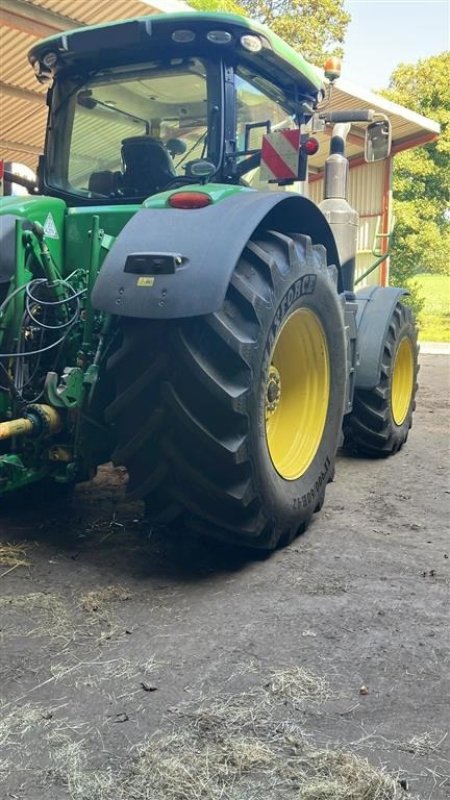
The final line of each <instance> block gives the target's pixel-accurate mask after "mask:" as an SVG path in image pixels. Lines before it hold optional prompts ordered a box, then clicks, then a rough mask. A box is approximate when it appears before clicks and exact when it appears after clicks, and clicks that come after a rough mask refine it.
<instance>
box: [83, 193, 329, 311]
mask: <svg viewBox="0 0 450 800" xmlns="http://www.w3.org/2000/svg"><path fill="white" fill-rule="evenodd" d="M258 228H261V229H262V228H264V229H266V230H268V229H274V230H278V231H280V232H281V233H290V232H295V233H304V234H307V235H309V236H311V239H312V241H313V243H315V244H319V243H320V244H323V245H324V246H325V248H326V250H327V258H328V263H329V264H335V265H336V266H337V267H338V269H340V267H339V260H338V254H337V249H336V243H335V240H334V237H333V233H332V231H331V228H330V226H329V225H328V222H327V221H326V219H325V217H324V216H323V214H322V213H321V212H320V211H319V209H318V207H317V206H316V205H315V204H314V203H313V202H312V201H311V200H308V198H306V197H303V196H301V195H294V194H292V195H289V194H286V193H284V192H252V191H248V190H246V191H242V192H238V193H235V194H233V196H231V197H227V198H225V199H223V200H221V201H219V202H217V203H213V204H211V205H209V206H207V207H206V208H200V209H189V210H180V209H175V208H167V207H166V208H143V209H142V210H140V211H138V212H137V213H136V214H135V216H134V217H133V218H132V219H131V220H130V221H129V222H128V223H127V224H126V225H125V227H124V228H123V229H122V231H121V233H120V234H119V235H118V237H117V239H116V241H115V243H114V246H113V247H112V249H111V250H110V252H109V253H108V255H107V256H106V258H105V261H104V263H103V266H102V268H101V270H100V273H99V275H98V278H97V281H96V284H95V287H94V290H93V294H92V303H93V305H94V307H95V308H97V309H99V310H101V311H106V312H108V313H110V314H117V315H120V316H125V317H139V318H141V319H145V318H147V319H174V318H177V317H191V316H198V315H202V314H209V313H211V312H213V311H217V310H218V309H220V308H221V307H222V305H223V301H224V298H225V294H226V291H227V287H228V284H229V281H230V278H231V275H232V273H233V270H234V269H235V267H236V264H237V262H238V260H239V257H240V255H241V253H242V251H243V250H244V248H245V245H246V243H247V242H248V240H249V239H250V238H251V236H252V235H253V233H254V232H255V231H256V229H258ZM131 255H135V256H137V258H135V259H133V260H130V261H129V262H128V267H127V271H126V269H125V267H126V262H127V258H128V256H131ZM139 256H142V258H141V259H139ZM158 256H161V259H160V261H161V263H163V262H164V264H165V265H164V266H163V267H162V270H163V271H164V274H155V272H156V271H157V270H155V269H153V271H152V270H149V269H148V263H149V260H148V257H149V258H150V260H151V261H152V263H153V264H156V263H157V261H158ZM146 257H147V261H146ZM131 261H132V263H131ZM171 264H172V265H174V266H173V267H172V266H170V265H171ZM133 265H135V266H133ZM168 265H169V266H168ZM175 265H176V266H175ZM130 269H132V270H133V271H129V270H130ZM168 272H169V274H167V273H168ZM341 286H342V284H341V279H340V277H339V290H341Z"/></svg>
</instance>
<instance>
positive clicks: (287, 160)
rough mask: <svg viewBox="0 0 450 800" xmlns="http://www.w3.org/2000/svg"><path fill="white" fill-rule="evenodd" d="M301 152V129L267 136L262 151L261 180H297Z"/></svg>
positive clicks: (284, 130) (280, 131)
mask: <svg viewBox="0 0 450 800" xmlns="http://www.w3.org/2000/svg"><path fill="white" fill-rule="evenodd" d="M299 152H300V130H299V128H293V129H292V130H291V129H288V128H285V129H283V130H278V131H274V132H273V133H267V134H265V135H264V136H263V142H262V149H261V173H260V175H261V180H262V181H282V180H295V179H297V176H298V160H299Z"/></svg>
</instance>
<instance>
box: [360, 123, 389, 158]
mask: <svg viewBox="0 0 450 800" xmlns="http://www.w3.org/2000/svg"><path fill="white" fill-rule="evenodd" d="M391 145H392V131H391V123H390V122H389V120H388V119H381V120H376V121H375V122H371V123H370V125H368V126H367V128H366V136H365V141H364V159H365V161H367V163H368V164H370V163H372V161H383V160H384V159H385V158H387V157H388V156H389V154H390V152H391Z"/></svg>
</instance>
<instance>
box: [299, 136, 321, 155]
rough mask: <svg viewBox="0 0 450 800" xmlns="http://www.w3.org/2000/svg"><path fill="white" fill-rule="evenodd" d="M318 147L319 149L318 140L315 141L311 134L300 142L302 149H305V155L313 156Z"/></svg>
mask: <svg viewBox="0 0 450 800" xmlns="http://www.w3.org/2000/svg"><path fill="white" fill-rule="evenodd" d="M318 149H319V142H318V141H317V139H314V137H313V136H311V138H310V139H307V140H306V142H303V144H302V150H304V151H305V153H306V155H307V156H314V155H315V154H316V153H317V151H318Z"/></svg>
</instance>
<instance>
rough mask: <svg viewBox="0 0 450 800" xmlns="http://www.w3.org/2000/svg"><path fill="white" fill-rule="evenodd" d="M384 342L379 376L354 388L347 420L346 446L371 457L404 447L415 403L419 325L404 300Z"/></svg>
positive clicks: (399, 303)
mask: <svg viewBox="0 0 450 800" xmlns="http://www.w3.org/2000/svg"><path fill="white" fill-rule="evenodd" d="M382 344H383V355H382V360H381V374H380V380H379V382H378V384H377V386H375V387H374V388H373V389H371V390H358V389H357V390H356V391H355V397H354V401H353V410H352V412H351V414H349V416H348V418H346V420H345V423H344V434H345V440H344V441H345V447H346V449H348V450H349V451H353V452H357V453H359V454H361V455H365V456H369V457H372V458H380V457H381V458H384V457H386V456H390V455H392V454H393V453H397V452H398V451H399V450H400V449H401V448H402V447H403V445H404V443H405V442H406V440H407V438H408V433H409V430H410V428H411V426H412V421H413V414H414V410H415V407H416V401H415V397H416V392H417V374H418V371H419V364H418V355H419V347H418V344H417V328H416V324H415V321H414V316H413V313H412V311H411V309H410V308H409V307H408V306H405V305H404V304H403V303H401V302H398V303H397V304H396V306H395V308H394V311H393V312H392V316H391V319H390V321H389V326H388V331H387V335H386V339H385V341H384V342H383V343H382ZM361 358H364V353H362V354H361Z"/></svg>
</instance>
